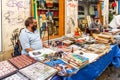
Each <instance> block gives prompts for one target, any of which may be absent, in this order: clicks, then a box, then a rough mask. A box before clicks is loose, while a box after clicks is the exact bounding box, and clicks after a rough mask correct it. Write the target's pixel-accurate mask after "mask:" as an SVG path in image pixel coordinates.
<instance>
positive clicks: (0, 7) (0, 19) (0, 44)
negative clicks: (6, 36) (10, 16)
mask: <svg viewBox="0 0 120 80" xmlns="http://www.w3.org/2000/svg"><path fill="white" fill-rule="evenodd" d="M1 10H2V4H1V0H0V52H1V51H2V48H1V47H2V43H1V41H2V34H1V33H2V32H1V31H2V30H1V29H2V24H1V21H2V18H1V13H2V11H1Z"/></svg>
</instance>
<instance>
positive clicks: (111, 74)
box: [97, 66, 120, 80]
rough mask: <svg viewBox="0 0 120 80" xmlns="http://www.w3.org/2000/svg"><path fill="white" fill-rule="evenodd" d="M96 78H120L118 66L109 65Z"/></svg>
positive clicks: (118, 79)
mask: <svg viewBox="0 0 120 80" xmlns="http://www.w3.org/2000/svg"><path fill="white" fill-rule="evenodd" d="M97 80H120V68H115V67H114V66H109V67H108V68H107V69H106V70H105V71H104V72H103V73H102V74H101V75H100V76H99V77H98V79H97Z"/></svg>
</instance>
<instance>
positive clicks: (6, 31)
mask: <svg viewBox="0 0 120 80" xmlns="http://www.w3.org/2000/svg"><path fill="white" fill-rule="evenodd" d="M28 16H30V0H2V26H3V27H2V29H3V31H2V33H3V35H2V36H3V41H2V43H3V45H4V46H3V47H4V50H5V51H7V50H10V49H13V44H12V40H13V42H14V36H15V34H14V33H15V30H16V29H18V32H19V30H20V29H21V28H23V27H24V21H25V20H26V18H27V17H28Z"/></svg>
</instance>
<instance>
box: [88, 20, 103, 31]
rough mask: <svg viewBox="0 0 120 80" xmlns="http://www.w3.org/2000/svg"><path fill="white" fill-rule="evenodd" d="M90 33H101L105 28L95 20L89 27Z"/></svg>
mask: <svg viewBox="0 0 120 80" xmlns="http://www.w3.org/2000/svg"><path fill="white" fill-rule="evenodd" d="M89 30H90V32H91V31H92V33H100V32H102V31H103V26H102V25H101V24H100V22H99V19H95V18H94V19H93V22H92V23H91V24H90V26H89Z"/></svg>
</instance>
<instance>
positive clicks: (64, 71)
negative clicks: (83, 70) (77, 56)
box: [45, 59, 77, 76]
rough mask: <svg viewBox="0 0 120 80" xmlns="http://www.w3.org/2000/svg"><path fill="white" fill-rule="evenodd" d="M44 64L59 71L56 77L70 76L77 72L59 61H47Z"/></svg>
mask: <svg viewBox="0 0 120 80" xmlns="http://www.w3.org/2000/svg"><path fill="white" fill-rule="evenodd" d="M45 63H46V64H47V65H49V66H51V67H54V68H55V69H57V70H58V71H59V72H58V75H60V76H65V75H71V74H75V73H76V72H77V69H76V68H74V67H72V66H70V65H69V64H66V63H65V62H64V61H63V60H61V59H57V60H51V61H47V62H45Z"/></svg>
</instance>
